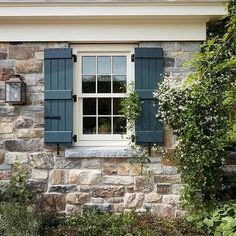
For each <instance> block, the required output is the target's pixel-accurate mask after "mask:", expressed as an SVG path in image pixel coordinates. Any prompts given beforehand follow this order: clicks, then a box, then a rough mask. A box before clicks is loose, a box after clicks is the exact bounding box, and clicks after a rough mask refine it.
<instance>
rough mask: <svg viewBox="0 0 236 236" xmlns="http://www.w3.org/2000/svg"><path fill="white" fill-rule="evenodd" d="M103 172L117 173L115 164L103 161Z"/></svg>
mask: <svg viewBox="0 0 236 236" xmlns="http://www.w3.org/2000/svg"><path fill="white" fill-rule="evenodd" d="M103 174H107V175H114V174H117V165H116V164H113V163H104V164H103Z"/></svg>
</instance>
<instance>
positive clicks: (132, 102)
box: [120, 83, 141, 130]
mask: <svg viewBox="0 0 236 236" xmlns="http://www.w3.org/2000/svg"><path fill="white" fill-rule="evenodd" d="M127 94H128V96H127V97H125V98H123V99H122V100H121V111H120V113H121V114H122V115H124V116H125V117H126V119H127V123H128V124H127V129H128V130H130V129H131V130H133V129H134V123H135V121H136V120H137V119H138V117H139V114H140V112H141V102H140V99H139V97H138V94H137V92H136V91H135V89H134V84H133V83H131V84H129V85H128V86H127Z"/></svg>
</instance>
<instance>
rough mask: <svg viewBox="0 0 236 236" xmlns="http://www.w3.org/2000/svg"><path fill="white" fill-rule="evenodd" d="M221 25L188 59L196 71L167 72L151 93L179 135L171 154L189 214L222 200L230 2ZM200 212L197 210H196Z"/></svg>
mask: <svg viewBox="0 0 236 236" xmlns="http://www.w3.org/2000/svg"><path fill="white" fill-rule="evenodd" d="M228 10H229V15H228V16H227V17H226V20H225V21H226V25H225V28H223V29H221V31H223V34H222V33H221V34H220V35H218V36H215V35H214V37H212V38H209V39H208V40H207V41H206V42H205V43H203V45H202V46H201V52H200V53H198V54H197V55H196V56H195V58H194V59H193V60H192V61H191V65H192V67H193V68H194V69H195V73H193V74H192V75H191V76H190V77H189V78H188V79H187V80H185V81H184V82H182V83H178V82H177V81H175V80H174V78H172V77H171V75H170V76H168V77H167V78H165V80H164V82H163V83H162V84H160V86H159V89H158V90H157V92H156V93H155V94H154V95H155V96H156V98H157V99H158V103H159V112H158V116H159V118H160V119H161V120H162V121H163V122H164V123H165V124H166V125H171V126H172V128H173V129H174V130H175V132H176V134H177V135H178V146H177V151H176V155H175V159H176V162H177V164H178V168H179V171H180V172H181V174H182V181H183V182H184V183H185V185H184V189H183V192H182V203H183V204H184V206H185V207H186V209H188V210H189V212H193V213H196V211H199V212H201V211H202V210H203V211H204V210H206V209H207V208H210V209H211V207H212V206H214V205H215V204H216V202H217V201H219V200H221V199H220V198H221V197H222V195H221V191H222V190H223V189H224V188H225V186H224V184H223V181H222V180H223V178H222V176H223V173H222V172H223V166H224V164H225V157H226V156H227V152H226V146H227V139H228V136H227V133H228V131H229V130H230V127H231V119H230V116H231V108H232V107H231V104H230V103H227V102H225V101H226V99H227V97H228V95H229V94H230V92H229V91H232V90H233V89H235V87H234V86H235V79H236V55H235V48H236V4H235V1H234V0H233V1H231V4H230V5H229V8H228ZM200 214H201V213H200Z"/></svg>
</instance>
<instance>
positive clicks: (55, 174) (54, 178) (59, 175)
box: [49, 170, 65, 185]
mask: <svg viewBox="0 0 236 236" xmlns="http://www.w3.org/2000/svg"><path fill="white" fill-rule="evenodd" d="M64 178H65V171H64V170H52V171H51V173H50V181H49V182H50V184H52V185H57V184H64V183H65V180H64Z"/></svg>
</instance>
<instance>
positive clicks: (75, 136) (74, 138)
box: [73, 135, 77, 143]
mask: <svg viewBox="0 0 236 236" xmlns="http://www.w3.org/2000/svg"><path fill="white" fill-rule="evenodd" d="M73 141H74V142H75V143H76V142H77V135H73Z"/></svg>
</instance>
